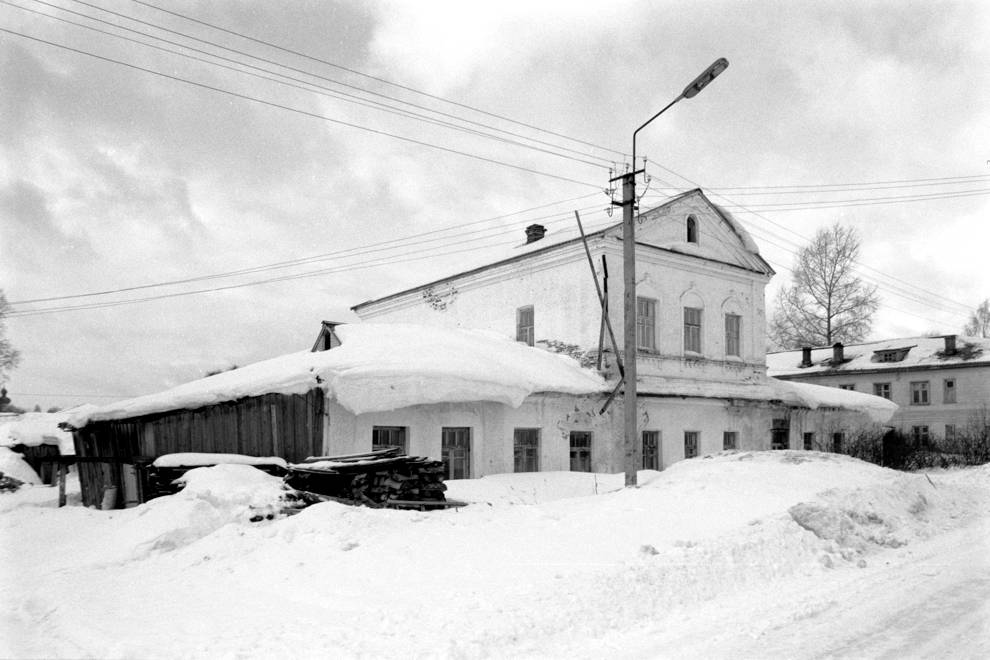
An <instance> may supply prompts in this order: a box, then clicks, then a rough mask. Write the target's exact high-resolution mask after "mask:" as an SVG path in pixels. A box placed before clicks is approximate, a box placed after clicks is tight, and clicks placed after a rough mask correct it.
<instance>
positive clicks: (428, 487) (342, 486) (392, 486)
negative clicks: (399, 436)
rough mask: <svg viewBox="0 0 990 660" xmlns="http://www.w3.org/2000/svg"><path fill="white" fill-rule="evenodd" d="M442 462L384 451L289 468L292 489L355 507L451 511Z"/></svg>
mask: <svg viewBox="0 0 990 660" xmlns="http://www.w3.org/2000/svg"><path fill="white" fill-rule="evenodd" d="M443 477H444V466H443V463H442V462H441V461H436V460H432V459H429V458H424V457H422V456H406V455H404V454H402V453H401V450H400V449H397V448H392V449H379V450H376V451H372V452H369V453H366V454H351V455H348V456H314V457H310V458H307V459H306V460H305V461H303V462H302V463H296V464H293V465H290V466H289V473H288V474H287V475H286V477H285V482H286V483H287V484H288V485H289V486H291V487H292V488H294V489H296V490H299V491H305V492H309V493H314V494H318V495H321V496H324V497H327V498H329V499H334V500H338V501H342V502H346V503H352V504H364V505H367V506H371V507H375V508H382V507H389V508H402V509H429V508H441V507H444V506H446V498H445V497H444V491H445V490H447V486H446V485H445V484H444V483H443Z"/></svg>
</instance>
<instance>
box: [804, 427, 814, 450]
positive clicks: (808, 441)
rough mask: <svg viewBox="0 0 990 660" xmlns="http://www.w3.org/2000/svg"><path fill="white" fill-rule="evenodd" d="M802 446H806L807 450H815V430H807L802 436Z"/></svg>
mask: <svg viewBox="0 0 990 660" xmlns="http://www.w3.org/2000/svg"><path fill="white" fill-rule="evenodd" d="M801 446H802V447H804V450H805V451H814V449H815V432H814V431H805V432H804V433H803V434H802V436H801Z"/></svg>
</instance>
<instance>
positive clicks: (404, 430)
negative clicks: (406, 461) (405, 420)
mask: <svg viewBox="0 0 990 660" xmlns="http://www.w3.org/2000/svg"><path fill="white" fill-rule="evenodd" d="M382 436H385V439H386V440H388V442H382V439H383V438H382ZM393 440H398V442H393ZM388 447H399V448H400V449H401V450H402V453H403V454H408V453H409V427H408V426H384V425H381V426H379V425H375V426H372V427H371V451H375V450H377V449H386V448H388Z"/></svg>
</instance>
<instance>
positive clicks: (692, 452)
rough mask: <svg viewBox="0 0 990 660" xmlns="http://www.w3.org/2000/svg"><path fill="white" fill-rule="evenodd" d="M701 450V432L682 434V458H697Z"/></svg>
mask: <svg viewBox="0 0 990 660" xmlns="http://www.w3.org/2000/svg"><path fill="white" fill-rule="evenodd" d="M700 448H701V431H685V432H684V458H685V459H688V458H697V457H698V455H699V453H700V451H699V450H700Z"/></svg>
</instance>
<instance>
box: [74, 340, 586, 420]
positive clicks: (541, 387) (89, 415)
mask: <svg viewBox="0 0 990 660" xmlns="http://www.w3.org/2000/svg"><path fill="white" fill-rule="evenodd" d="M336 332H337V334H338V336H339V337H340V339H341V345H340V346H338V347H336V348H333V349H331V350H329V351H321V352H315V353H313V352H308V351H307V352H304V353H293V354H290V355H284V356H281V357H278V358H274V359H271V360H266V361H263V362H257V363H255V364H251V365H248V366H245V367H241V368H239V369H234V370H232V371H226V372H223V373H220V374H216V375H214V376H210V377H209V378H204V379H201V380H196V381H192V382H190V383H185V384H184V385H180V386H178V387H174V388H172V389H170V390H167V391H165V392H161V393H158V394H150V395H147V396H142V397H137V398H135V399H128V400H126V401H121V402H118V403H114V404H110V405H108V406H104V407H102V408H95V409H87V410H83V411H80V412H78V413H76V414H74V415H72V416H71V417H70V418H69V423H70V424H72V425H73V426H75V427H76V428H82V427H83V426H85V425H86V423H87V422H90V421H100V420H109V419H125V418H129V417H137V416H140V415H149V414H153V413H159V412H163V411H167V410H181V409H195V408H200V407H203V406H207V405H211V404H214V403H219V402H223V401H234V400H237V399H240V398H243V397H248V396H260V395H262V394H270V393H282V394H304V393H306V392H308V391H310V390H312V389H315V388H322V389H323V390H324V391H325V392H327V394H328V395H330V396H332V397H334V398H336V400H337V401H338V402H339V403H340V404H341V405H343V406H344V407H345V408H347V409H348V410H350V411H351V412H353V413H355V414H360V413H365V412H372V411H380V410H394V409H397V408H404V407H406V406H412V405H417V404H429V403H440V402H456V401H496V402H499V403H504V404H506V405H509V406H512V407H518V406H520V405H521V404H522V402H523V399H525V398H526V397H527V396H528V395H530V394H532V393H534V392H564V393H568V394H590V393H595V392H601V391H603V390H605V388H606V386H605V382H604V381H603V380H602V378H601V377H600V376H599V375H598V374H597V373H595V372H594V371H591V370H588V369H583V368H581V366H580V365H579V364H578V363H577V361H575V360H574V359H573V358H570V357H568V356H565V355H558V354H556V353H550V352H547V351H543V350H540V349H536V348H532V347H530V346H526V345H524V344H520V343H519V342H515V341H512V340H509V339H506V338H504V337H502V336H499V335H496V334H493V333H488V332H481V331H474V330H458V329H448V328H439V327H426V326H419V325H412V324H401V323H394V324H392V323H389V324H380V323H360V324H351V325H342V326H338V327H337V329H336Z"/></svg>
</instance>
